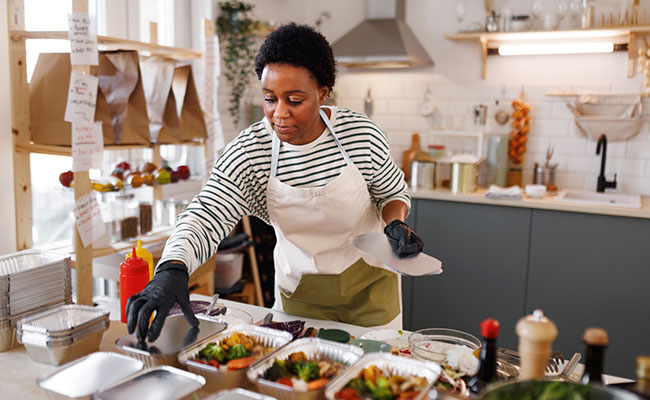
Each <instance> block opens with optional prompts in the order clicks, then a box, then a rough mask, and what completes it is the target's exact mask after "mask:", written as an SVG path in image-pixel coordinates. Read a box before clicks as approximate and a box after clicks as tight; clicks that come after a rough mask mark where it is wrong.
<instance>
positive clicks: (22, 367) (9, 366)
mask: <svg viewBox="0 0 650 400" xmlns="http://www.w3.org/2000/svg"><path fill="white" fill-rule="evenodd" d="M191 298H192V299H193V300H209V299H210V298H209V297H206V296H201V295H192V296H191ZM219 301H220V302H222V303H224V304H226V305H227V306H231V307H237V308H239V309H242V310H245V311H246V312H248V313H249V314H250V315H251V316H252V317H253V320H254V321H260V320H261V319H262V318H264V316H265V315H266V314H267V313H269V312H272V313H273V321H277V322H283V321H291V320H295V319H302V320H304V321H305V326H313V327H315V328H338V329H344V330H346V331H348V332H349V333H350V334H351V335H352V336H355V337H359V336H361V335H363V334H364V333H366V332H368V331H369V329H367V328H364V327H361V326H356V325H350V324H344V323H340V322H334V321H325V320H318V319H311V318H300V317H296V316H295V315H291V314H286V313H283V312H278V311H276V310H270V309H268V308H264V307H259V306H254V305H249V304H244V303H237V302H232V301H228V300H219ZM126 334H127V329H126V324H124V323H122V322H119V321H111V324H110V327H109V328H108V330H107V331H106V332H104V336H103V337H102V342H101V344H100V345H99V350H100V351H112V352H116V353H119V351H118V350H117V348H116V347H115V341H116V340H117V339H119V338H120V337H122V336H124V335H126ZM57 368H60V367H54V366H51V365H46V364H39V363H37V362H34V361H32V360H31V358H29V355H28V354H27V352H26V351H25V348H24V347H23V346H19V347H17V348H15V349H12V350H10V351H6V352H4V353H0V388H2V398H6V399H25V400H32V399H33V400H37V399H38V400H40V399H47V395H46V393H45V391H44V390H42V389H41V388H39V387H38V385H37V384H36V379H37V378H38V377H40V376H43V375H47V374H49V373H51V372H52V371H54V370H55V369H57ZM604 379H605V382H606V383H608V384H610V383H619V382H629V380H626V379H621V378H617V377H612V376H608V375H605V376H604ZM199 393H200V397H201V398H204V397H206V396H207V393H201V392H199Z"/></svg>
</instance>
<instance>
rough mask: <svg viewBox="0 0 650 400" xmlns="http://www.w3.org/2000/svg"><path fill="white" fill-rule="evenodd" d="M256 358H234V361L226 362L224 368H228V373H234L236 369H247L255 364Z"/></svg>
mask: <svg viewBox="0 0 650 400" xmlns="http://www.w3.org/2000/svg"><path fill="white" fill-rule="evenodd" d="M256 358H257V357H256V356H251V357H245V358H236V359H234V360H230V361H228V364H226V367H227V368H228V371H236V370H238V369H244V368H248V366H250V365H251V364H252V363H254V362H255V359H256Z"/></svg>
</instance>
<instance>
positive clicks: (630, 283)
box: [526, 210, 650, 377]
mask: <svg viewBox="0 0 650 400" xmlns="http://www.w3.org/2000/svg"><path fill="white" fill-rule="evenodd" d="M530 239H531V240H530V263H529V273H528V294H527V296H526V312H527V313H530V312H531V311H533V310H534V309H535V308H541V309H543V310H544V312H545V313H546V314H547V315H548V316H549V317H550V318H551V319H553V321H554V322H555V323H556V324H557V326H558V330H559V336H558V338H557V340H556V342H555V343H554V347H555V348H556V349H558V350H560V351H562V352H563V353H565V354H568V355H571V354H573V353H574V352H581V353H582V352H583V346H584V345H583V344H582V341H581V336H582V333H583V332H584V329H585V328H586V327H589V326H600V327H603V328H605V329H606V330H607V331H608V332H609V335H610V346H609V348H608V349H607V351H606V353H605V372H608V373H611V374H615V375H621V376H626V377H634V376H635V373H634V362H635V358H636V356H638V355H640V354H650V220H648V219H639V218H626V217H612V216H605V215H594V214H579V213H571V212H561V211H547V210H533V221H532V230H531V238H530Z"/></svg>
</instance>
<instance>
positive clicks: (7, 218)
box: [0, 0, 16, 254]
mask: <svg viewBox="0 0 650 400" xmlns="http://www.w3.org/2000/svg"><path fill="white" fill-rule="evenodd" d="M0 88H2V92H3V93H2V95H0V171H2V173H0V187H1V188H2V190H0V224H1V225H0V226H2V229H0V254H4V253H10V252H14V251H16V217H15V212H14V210H15V206H14V174H13V142H12V137H11V104H10V101H9V39H8V32H7V1H6V0H3V1H2V2H0Z"/></svg>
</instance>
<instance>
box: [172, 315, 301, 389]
mask: <svg viewBox="0 0 650 400" xmlns="http://www.w3.org/2000/svg"><path fill="white" fill-rule="evenodd" d="M235 332H240V333H243V334H245V335H248V336H250V337H252V338H253V339H255V340H256V341H257V342H258V343H261V344H262V345H263V346H265V347H273V348H275V349H278V348H280V347H282V346H284V345H285V344H287V343H289V342H290V341H291V340H292V339H293V336H292V335H291V334H290V333H289V332H284V331H278V330H276V329H270V328H264V327H261V326H255V325H238V326H231V327H228V329H226V330H225V331H223V332H221V333H219V334H218V335H217V336H214V337H213V338H212V339H211V340H210V341H208V342H204V343H201V344H199V345H196V346H192V347H191V348H189V349H187V350H184V351H182V352H180V353H179V354H178V362H180V364H181V365H182V366H183V367H184V368H186V369H187V370H188V371H190V372H194V373H195V374H199V375H202V376H204V377H205V380H206V384H205V388H206V390H207V391H209V392H216V391H217V390H222V389H231V388H237V387H241V388H252V387H253V386H252V383H251V382H250V381H248V379H246V371H247V370H248V368H246V369H241V370H238V371H228V370H226V366H225V365H222V366H221V368H216V367H213V366H212V365H206V364H201V363H198V362H196V361H192V359H193V358H196V357H197V355H198V354H199V351H201V350H203V348H204V347H205V346H207V345H208V343H213V342H219V341H221V340H222V339H225V338H227V337H228V336H230V335H231V334H233V333H235Z"/></svg>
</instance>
